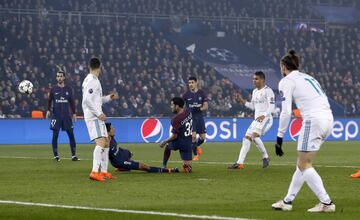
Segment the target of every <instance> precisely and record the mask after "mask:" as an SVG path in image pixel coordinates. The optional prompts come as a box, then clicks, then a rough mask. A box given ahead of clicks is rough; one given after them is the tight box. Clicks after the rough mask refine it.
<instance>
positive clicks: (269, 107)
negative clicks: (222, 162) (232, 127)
mask: <svg viewBox="0 0 360 220" xmlns="http://www.w3.org/2000/svg"><path fill="white" fill-rule="evenodd" d="M253 83H254V86H255V87H256V88H255V89H254V90H253V93H252V98H251V102H247V101H246V100H245V99H243V98H242V97H241V95H240V94H238V95H237V100H238V102H240V103H241V104H243V105H245V106H246V107H248V108H250V109H251V110H255V120H254V121H253V122H252V123H251V125H250V127H249V128H248V129H247V131H246V134H245V137H244V138H243V142H242V147H241V150H240V154H239V159H238V160H237V162H236V163H234V164H233V165H230V166H229V167H228V168H229V169H244V168H245V165H244V161H245V158H246V155H247V153H248V152H249V149H250V145H251V141H254V143H255V145H256V147H257V148H258V149H259V151H260V153H261V156H262V164H263V165H262V167H263V168H266V167H268V166H269V161H270V159H269V155H268V153H267V152H266V148H265V146H264V143H263V142H262V140H261V139H260V137H261V136H263V135H265V133H266V132H267V131H268V130H269V129H270V128H271V126H272V124H273V118H272V115H271V114H272V112H273V111H274V109H275V100H274V92H273V91H272V89H271V88H270V87H268V86H266V85H265V74H264V73H263V72H261V71H259V72H255V73H254V76H253Z"/></svg>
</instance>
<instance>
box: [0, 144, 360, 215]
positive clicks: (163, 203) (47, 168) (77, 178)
mask: <svg viewBox="0 0 360 220" xmlns="http://www.w3.org/2000/svg"><path fill="white" fill-rule="evenodd" d="M265 145H266V147H267V149H268V152H269V153H270V157H271V163H270V167H269V168H266V169H263V168H261V158H260V154H259V152H258V150H257V149H256V148H255V147H254V146H252V148H251V150H250V152H249V154H248V157H247V161H246V163H247V164H246V168H245V169H244V170H227V169H226V166H227V164H229V163H233V162H234V161H235V160H236V159H237V157H238V153H239V149H240V146H241V143H206V144H204V147H203V150H204V155H203V156H202V157H200V161H199V162H194V163H193V173H191V174H185V173H178V174H149V173H143V172H139V171H133V172H127V173H125V172H123V173H115V172H114V169H113V168H112V167H111V165H110V171H111V172H112V173H113V174H114V175H115V176H116V177H117V179H116V180H110V181H107V182H105V183H99V182H94V181H90V180H89V179H88V174H89V172H90V169H91V167H92V160H91V159H92V152H93V148H94V147H93V145H78V156H79V158H81V159H83V160H82V161H79V162H72V161H70V159H69V158H70V149H69V146H68V145H60V146H59V153H60V156H61V157H62V160H61V162H60V163H57V162H54V161H53V160H52V156H51V155H52V153H51V146H50V145H0V164H1V174H0V183H1V184H0V200H9V201H21V202H34V203H48V204H57V205H71V206H86V207H96V208H112V209H129V210H143V211H158V212H171V213H179V214H194V215H216V216H223V217H237V218H249V219H310V218H312V219H317V220H318V219H324V220H325V219H326V220H328V219H359V211H360V179H352V178H350V177H349V176H350V174H351V173H353V172H355V171H356V170H357V169H359V168H360V160H359V155H360V142H355V141H354V142H326V143H325V144H324V145H323V146H322V148H321V150H320V151H319V154H318V156H317V158H316V161H315V168H316V170H317V171H318V172H319V174H320V175H321V177H322V179H323V181H324V184H325V187H326V189H327V191H328V193H329V194H330V196H331V198H332V199H333V200H334V202H335V204H336V206H337V207H336V208H337V211H336V213H320V214H319V213H317V214H310V213H307V212H306V210H307V209H308V208H311V207H313V206H314V205H315V204H317V203H318V200H317V198H316V197H315V195H314V194H313V193H312V192H311V191H310V189H309V188H308V187H307V186H306V185H304V186H303V188H302V189H301V191H300V193H299V194H298V197H297V198H296V200H295V201H294V203H293V211H291V212H286V213H284V212H279V211H273V210H272V209H271V204H272V203H273V202H275V201H277V200H279V199H282V198H283V197H284V195H285V194H286V192H287V188H288V185H289V183H290V180H291V177H292V173H293V171H294V168H295V161H296V150H295V143H284V151H285V155H284V156H283V157H282V158H279V157H277V156H275V154H274V149H273V143H266V144H265ZM123 146H125V147H127V148H129V149H130V150H131V151H132V152H133V153H134V160H138V161H142V162H145V163H147V164H150V165H154V166H160V165H161V160H162V154H163V151H162V149H160V148H159V147H158V145H155V144H124V145H123ZM170 161H171V162H170V164H169V165H170V166H172V167H180V166H181V162H180V161H179V153H178V152H173V153H172V156H171V159H170ZM0 219H7V220H11V219H37V220H38V219H61V220H64V219H89V220H92V219H94V220H95V219H96V220H100V219H107V220H108V219H184V218H180V217H170V216H156V215H147V214H127V213H114V212H107V211H94V210H77V209H63V208H47V207H36V206H23V205H15V204H1V203H0Z"/></svg>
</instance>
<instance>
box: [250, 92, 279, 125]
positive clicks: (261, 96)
mask: <svg viewBox="0 0 360 220" xmlns="http://www.w3.org/2000/svg"><path fill="white" fill-rule="evenodd" d="M245 106H246V107H248V108H250V109H252V110H255V119H256V118H257V117H259V116H261V115H264V116H266V117H272V115H271V114H272V113H273V112H274V110H275V96H274V92H273V90H272V89H271V88H270V87H268V86H264V87H263V88H261V89H257V88H255V89H254V90H253V92H252V98H251V102H246V103H245Z"/></svg>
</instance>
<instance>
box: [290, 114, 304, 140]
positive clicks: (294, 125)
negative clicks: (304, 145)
mask: <svg viewBox="0 0 360 220" xmlns="http://www.w3.org/2000/svg"><path fill="white" fill-rule="evenodd" d="M301 127H302V119H301V118H295V119H293V120H292V121H291V122H290V126H289V133H290V137H291V138H292V139H293V140H294V141H296V140H297V137H298V136H299V134H300V131H301Z"/></svg>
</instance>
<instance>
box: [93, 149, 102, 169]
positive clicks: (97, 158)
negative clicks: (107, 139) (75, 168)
mask: <svg viewBox="0 0 360 220" xmlns="http://www.w3.org/2000/svg"><path fill="white" fill-rule="evenodd" d="M102 149H103V148H102V147H100V146H98V145H96V146H95V149H94V153H93V168H92V172H99V170H100V164H101V157H102Z"/></svg>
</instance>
